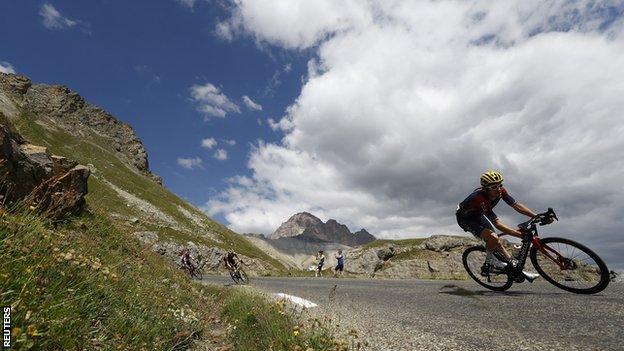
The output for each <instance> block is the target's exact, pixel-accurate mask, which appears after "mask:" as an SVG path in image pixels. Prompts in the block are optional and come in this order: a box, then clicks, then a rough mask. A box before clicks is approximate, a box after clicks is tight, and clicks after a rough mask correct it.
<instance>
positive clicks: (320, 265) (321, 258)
mask: <svg viewBox="0 0 624 351" xmlns="http://www.w3.org/2000/svg"><path fill="white" fill-rule="evenodd" d="M316 259H317V260H318V265H317V266H316V271H315V272H314V276H315V277H322V276H323V273H322V271H323V265H325V255H323V251H319V252H318V253H317V254H316Z"/></svg>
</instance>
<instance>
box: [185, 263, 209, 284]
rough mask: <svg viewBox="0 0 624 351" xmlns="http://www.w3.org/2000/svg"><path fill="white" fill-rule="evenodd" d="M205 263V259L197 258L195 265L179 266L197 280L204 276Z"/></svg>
mask: <svg viewBox="0 0 624 351" xmlns="http://www.w3.org/2000/svg"><path fill="white" fill-rule="evenodd" d="M205 265H206V261H202V260H199V264H198V265H197V266H193V265H192V264H191V267H185V266H182V267H181V268H182V269H184V271H185V272H186V273H187V274H188V275H190V276H191V278H195V279H197V280H202V279H203V278H204V266H205ZM189 268H190V269H189Z"/></svg>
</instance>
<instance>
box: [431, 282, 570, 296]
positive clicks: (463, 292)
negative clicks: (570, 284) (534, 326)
mask: <svg viewBox="0 0 624 351" xmlns="http://www.w3.org/2000/svg"><path fill="white" fill-rule="evenodd" d="M438 293H439V294H447V295H456V296H463V297H477V296H512V297H513V296H525V295H536V296H556V295H565V294H567V293H565V292H540V291H526V290H524V291H522V290H521V291H491V290H471V289H466V288H462V287H461V286H457V285H453V284H449V285H445V286H443V287H442V288H440V291H438Z"/></svg>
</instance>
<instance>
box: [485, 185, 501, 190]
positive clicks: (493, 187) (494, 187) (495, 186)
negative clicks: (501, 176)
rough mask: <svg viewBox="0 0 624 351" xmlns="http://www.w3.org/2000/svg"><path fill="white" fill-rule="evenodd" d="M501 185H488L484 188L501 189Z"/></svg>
mask: <svg viewBox="0 0 624 351" xmlns="http://www.w3.org/2000/svg"><path fill="white" fill-rule="evenodd" d="M502 187H503V184H498V185H492V186H488V187H486V189H489V190H498V189H501V188H502Z"/></svg>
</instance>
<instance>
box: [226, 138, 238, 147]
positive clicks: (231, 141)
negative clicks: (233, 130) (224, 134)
mask: <svg viewBox="0 0 624 351" xmlns="http://www.w3.org/2000/svg"><path fill="white" fill-rule="evenodd" d="M224 142H225V143H226V144H228V145H230V146H234V145H236V140H234V139H226V140H224Z"/></svg>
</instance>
